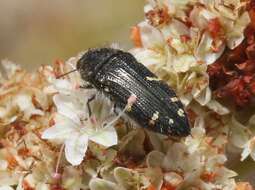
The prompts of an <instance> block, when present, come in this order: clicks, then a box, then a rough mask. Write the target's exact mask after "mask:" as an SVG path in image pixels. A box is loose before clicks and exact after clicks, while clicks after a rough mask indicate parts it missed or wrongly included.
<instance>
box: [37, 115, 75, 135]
mask: <svg viewBox="0 0 255 190" xmlns="http://www.w3.org/2000/svg"><path fill="white" fill-rule="evenodd" d="M55 121H56V124H55V125H54V126H53V127H50V128H48V129H46V130H45V131H44V132H43V134H42V138H43V139H59V140H64V139H66V138H69V137H70V134H72V133H73V132H76V128H77V126H76V125H75V123H73V122H72V121H71V120H70V119H68V118H66V117H63V116H61V115H56V120H55Z"/></svg>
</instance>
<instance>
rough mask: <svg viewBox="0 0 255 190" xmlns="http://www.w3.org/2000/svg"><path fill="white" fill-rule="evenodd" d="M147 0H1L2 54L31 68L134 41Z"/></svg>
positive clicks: (0, 52) (0, 51)
mask: <svg viewBox="0 0 255 190" xmlns="http://www.w3.org/2000/svg"><path fill="white" fill-rule="evenodd" d="M144 4H145V0H128V1H127V0H75V1H64V0H43V1H39V0H5V1H0V29H1V31H0V59H1V60H2V59H5V58H8V59H9V60H11V61H14V62H16V63H19V64H21V65H22V66H23V67H25V68H27V69H32V68H36V67H37V66H38V65H40V64H51V63H52V62H53V61H54V60H56V59H61V60H66V59H68V58H69V57H71V56H74V55H76V54H77V53H78V52H80V51H83V50H85V49H87V48H89V47H98V46H99V47H100V46H105V45H109V44H111V43H113V42H116V43H119V44H120V46H121V47H123V48H129V47H131V45H132V44H131V41H130V39H129V33H130V28H131V27H132V26H133V25H135V24H137V23H138V22H140V21H141V20H142V19H143V6H144Z"/></svg>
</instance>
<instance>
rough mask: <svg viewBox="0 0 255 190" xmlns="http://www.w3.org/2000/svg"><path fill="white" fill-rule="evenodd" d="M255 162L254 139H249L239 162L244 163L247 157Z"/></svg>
mask: <svg viewBox="0 0 255 190" xmlns="http://www.w3.org/2000/svg"><path fill="white" fill-rule="evenodd" d="M249 155H250V156H251V158H252V159H253V160H255V137H253V138H251V139H250V140H249V141H248V142H247V143H246V144H245V145H244V149H243V152H242V154H241V161H244V160H245V159H246V158H247V157H248V156H249Z"/></svg>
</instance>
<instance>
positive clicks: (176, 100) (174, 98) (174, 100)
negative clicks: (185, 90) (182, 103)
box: [170, 97, 178, 102]
mask: <svg viewBox="0 0 255 190" xmlns="http://www.w3.org/2000/svg"><path fill="white" fill-rule="evenodd" d="M170 100H171V102H178V98H177V97H172V98H170Z"/></svg>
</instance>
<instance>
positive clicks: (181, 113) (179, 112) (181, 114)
mask: <svg viewBox="0 0 255 190" xmlns="http://www.w3.org/2000/svg"><path fill="white" fill-rule="evenodd" d="M177 113H178V115H179V116H181V117H184V116H185V115H184V111H183V109H181V108H180V109H179V110H178V112H177Z"/></svg>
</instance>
